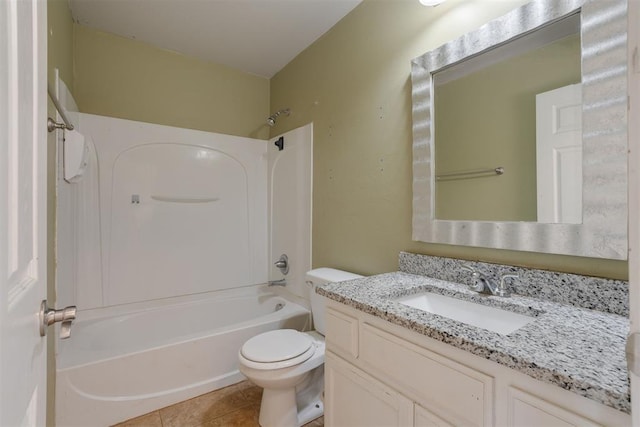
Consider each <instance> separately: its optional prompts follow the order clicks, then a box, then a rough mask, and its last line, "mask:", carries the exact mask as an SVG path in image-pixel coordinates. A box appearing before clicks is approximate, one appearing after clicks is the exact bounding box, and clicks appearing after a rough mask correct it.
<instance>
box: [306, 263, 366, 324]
mask: <svg viewBox="0 0 640 427" xmlns="http://www.w3.org/2000/svg"><path fill="white" fill-rule="evenodd" d="M361 277H363V276H360V275H359V274H354V273H349V272H348V271H342V270H336V269H335V268H316V269H314V270H311V271H308V272H307V276H306V283H307V285H309V286H311V290H310V299H311V314H312V315H313V325H314V328H315V330H316V331H318V332H320V333H321V334H322V335H324V334H325V299H324V297H322V296H320V295H318V294H316V287H317V286H322V285H324V284H327V283H333V282H343V281H345V280H351V279H359V278H361Z"/></svg>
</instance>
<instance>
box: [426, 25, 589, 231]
mask: <svg viewBox="0 0 640 427" xmlns="http://www.w3.org/2000/svg"><path fill="white" fill-rule="evenodd" d="M445 73H446V71H445ZM436 79H437V78H436ZM574 83H580V36H579V35H577V34H576V35H575V36H571V37H567V38H564V39H561V40H558V41H556V42H554V43H551V44H549V45H546V46H544V47H541V48H538V49H535V50H534V51H531V52H528V53H525V54H522V55H518V56H516V57H513V58H510V59H509V60H506V61H504V62H500V63H497V64H493V65H491V66H489V67H487V68H484V69H482V70H478V71H477V72H475V73H473V74H470V75H467V76H464V77H462V78H459V79H456V80H453V81H450V82H448V83H445V84H443V85H438V86H436V88H435V91H434V105H435V111H436V114H435V116H434V122H435V126H434V128H435V140H436V144H435V146H436V148H435V157H436V175H439V174H444V173H449V172H456V171H469V170H477V169H485V168H495V167H497V166H502V167H504V169H505V174H504V175H502V176H496V175H493V176H483V177H480V178H478V177H475V178H472V179H456V180H446V181H438V182H436V202H435V203H436V218H438V219H448V220H476V221H536V220H537V217H538V212H537V194H536V95H537V94H538V93H542V92H547V91H549V90H552V89H557V88H559V87H563V86H566V85H569V84H574ZM470 206H472V207H473V209H469V207H470Z"/></svg>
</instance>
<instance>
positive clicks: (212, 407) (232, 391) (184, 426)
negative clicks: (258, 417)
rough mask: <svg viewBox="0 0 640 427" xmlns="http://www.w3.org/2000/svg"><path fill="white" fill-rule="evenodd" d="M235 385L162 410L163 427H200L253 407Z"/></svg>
mask: <svg viewBox="0 0 640 427" xmlns="http://www.w3.org/2000/svg"><path fill="white" fill-rule="evenodd" d="M245 388H246V385H245V384H243V383H241V384H235V385H232V386H229V387H225V388H223V389H220V390H216V391H214V392H211V393H207V394H203V395H202V396H198V397H195V398H193V399H190V400H187V401H184V402H181V403H177V404H175V405H172V406H169V407H167V408H164V409H161V410H160V417H161V418H162V425H163V427H198V426H201V425H203V424H205V423H207V422H208V421H211V420H213V419H215V418H218V417H221V416H223V415H226V414H228V413H230V412H233V411H235V410H238V409H241V408H244V407H246V406H250V405H251V403H252V402H251V401H250V400H248V399H247V398H246V397H245V395H244V394H243V393H242V390H243V389H245Z"/></svg>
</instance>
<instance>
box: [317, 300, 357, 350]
mask: <svg viewBox="0 0 640 427" xmlns="http://www.w3.org/2000/svg"><path fill="white" fill-rule="evenodd" d="M326 321H327V336H326V337H325V340H326V343H327V349H329V350H331V351H333V352H334V353H336V354H339V355H340V356H342V357H346V358H357V357H358V319H356V318H355V317H351V316H349V315H346V314H344V313H340V312H339V311H336V310H333V309H330V308H329V309H327V319H326Z"/></svg>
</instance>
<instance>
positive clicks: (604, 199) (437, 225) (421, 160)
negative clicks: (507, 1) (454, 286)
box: [411, 0, 627, 259]
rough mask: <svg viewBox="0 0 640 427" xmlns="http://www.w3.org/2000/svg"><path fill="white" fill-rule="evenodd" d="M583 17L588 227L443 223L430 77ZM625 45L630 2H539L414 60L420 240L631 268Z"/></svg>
mask: <svg viewBox="0 0 640 427" xmlns="http://www.w3.org/2000/svg"><path fill="white" fill-rule="evenodd" d="M577 11H580V14H581V24H580V37H581V40H582V41H581V43H582V48H581V58H582V85H583V88H582V90H583V106H582V136H583V207H582V212H583V214H582V217H583V218H582V219H583V220H582V224H543V223H537V222H490V221H447V220H439V219H435V209H434V203H435V177H434V174H435V165H434V164H433V161H434V157H433V156H432V154H433V153H434V146H435V141H434V139H433V135H434V132H433V115H432V111H433V97H432V93H433V79H432V73H435V72H437V71H438V70H441V69H443V68H445V67H447V66H448V65H451V64H454V63H457V62H459V61H461V60H463V59H464V58H467V57H470V56H474V55H478V54H479V53H481V52H483V51H485V50H487V49H490V48H492V47H493V46H497V45H502V44H504V43H507V42H508V41H509V40H511V39H513V38H515V37H518V36H519V35H523V34H526V33H528V32H531V31H533V30H535V29H537V28H539V27H541V26H544V25H546V24H548V23H551V22H554V21H556V20H558V19H561V18H563V17H565V16H567V15H570V14H572V13H576V12H577ZM626 42H627V1H626V0H611V1H602V0H560V1H553V0H540V1H533V2H531V3H528V4H526V5H524V6H522V7H520V8H518V9H515V10H513V11H512V12H510V13H508V14H507V15H504V16H503V17H501V18H498V19H495V20H493V21H491V22H489V23H488V24H486V25H483V26H482V27H480V28H479V29H477V30H475V31H472V32H470V33H467V34H465V35H464V36H462V37H460V38H458V39H455V40H452V41H451V42H449V43H447V44H445V45H443V46H441V47H439V48H437V49H435V50H433V51H431V52H428V53H426V54H424V55H422V56H420V57H418V58H416V59H414V60H413V61H412V70H411V81H412V99H413V224H412V230H413V240H418V241H423V242H429V243H445V244H453V245H463V246H479V247H487V248H496V249H511V250H520V251H530V252H543V253H554V254H565V255H575V256H585V257H596V258H609V259H627V44H626ZM469 209H473V206H469Z"/></svg>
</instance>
